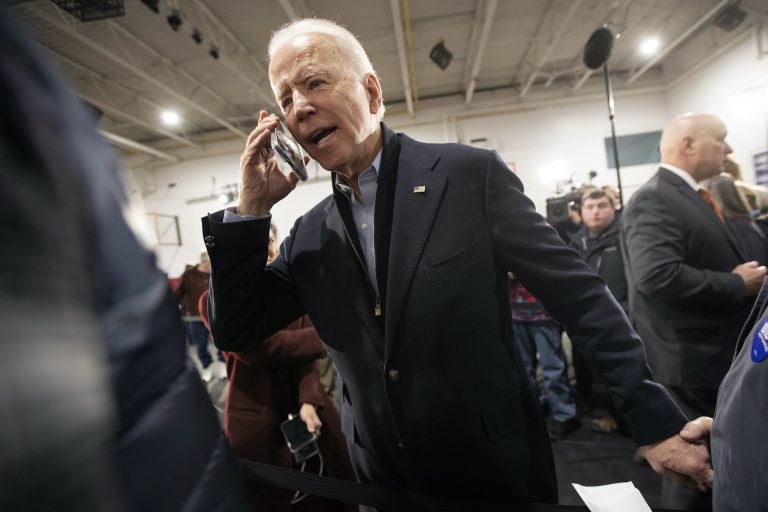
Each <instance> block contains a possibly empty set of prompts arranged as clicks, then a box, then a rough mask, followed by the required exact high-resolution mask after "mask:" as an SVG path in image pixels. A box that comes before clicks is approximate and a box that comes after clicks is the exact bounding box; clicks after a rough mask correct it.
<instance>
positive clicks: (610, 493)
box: [571, 482, 651, 512]
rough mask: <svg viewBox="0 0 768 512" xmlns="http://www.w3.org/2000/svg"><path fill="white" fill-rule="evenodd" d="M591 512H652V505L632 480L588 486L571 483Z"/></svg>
mask: <svg viewBox="0 0 768 512" xmlns="http://www.w3.org/2000/svg"><path fill="white" fill-rule="evenodd" d="M571 485H573V488H574V489H576V492H577V493H579V496H581V499H582V500H584V504H585V505H586V506H587V508H589V510H590V511H591V512H615V511H617V510H621V511H622V512H651V507H649V506H648V503H647V502H646V501H645V498H643V495H642V494H640V491H638V490H637V487H635V484H633V483H632V482H620V483H617V484H609V485H597V486H594V487H587V486H584V485H579V484H571Z"/></svg>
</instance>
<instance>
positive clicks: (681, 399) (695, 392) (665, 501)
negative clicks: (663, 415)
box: [661, 386, 717, 512]
mask: <svg viewBox="0 0 768 512" xmlns="http://www.w3.org/2000/svg"><path fill="white" fill-rule="evenodd" d="M664 387H665V388H667V391H669V394H670V395H672V398H673V399H674V400H675V402H677V405H679V406H680V408H681V409H682V410H683V412H684V413H685V415H686V416H688V419H690V420H693V419H696V418H698V417H699V416H709V417H712V416H714V414H715V404H716V403H717V389H689V388H681V387H677V386H664ZM661 504H662V507H663V508H667V509H671V510H696V511H707V512H709V511H711V510H712V493H711V492H700V491H694V490H691V489H688V488H687V487H686V486H684V485H681V484H678V483H676V482H673V481H672V480H669V479H668V478H665V479H663V480H662V482H661Z"/></svg>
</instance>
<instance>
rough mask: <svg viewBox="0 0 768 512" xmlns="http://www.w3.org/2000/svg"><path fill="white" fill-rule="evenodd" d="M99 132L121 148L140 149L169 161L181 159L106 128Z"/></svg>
mask: <svg viewBox="0 0 768 512" xmlns="http://www.w3.org/2000/svg"><path fill="white" fill-rule="evenodd" d="M99 133H101V135H103V136H104V138H105V139H107V140H108V141H109V142H111V143H112V144H114V145H116V146H120V147H121V148H125V149H132V150H134V151H140V152H141V153H146V154H147V155H152V156H154V157H157V158H162V159H163V160H168V161H169V162H178V161H179V158H178V157H175V156H173V155H171V154H168V153H165V152H163V151H160V150H158V149H155V148H151V147H149V146H147V145H146V144H141V143H140V142H136V141H135V140H131V139H127V138H125V137H121V136H120V135H115V134H114V133H110V132H106V131H104V130H99Z"/></svg>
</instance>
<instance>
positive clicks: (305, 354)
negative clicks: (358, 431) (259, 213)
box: [224, 226, 357, 512]
mask: <svg viewBox="0 0 768 512" xmlns="http://www.w3.org/2000/svg"><path fill="white" fill-rule="evenodd" d="M275 237H276V233H275V229H274V226H272V229H271V231H270V237H269V259H270V261H271V260H272V259H274V258H275V257H276V256H277V246H276V244H275ZM323 356H325V349H324V347H323V343H322V341H321V340H320V338H319V337H318V335H317V332H316V331H315V329H314V327H313V326H312V324H311V322H310V321H309V317H307V316H304V317H303V318H301V319H299V320H297V321H295V322H293V323H292V324H290V325H289V326H287V327H286V328H285V329H283V330H282V331H280V332H278V333H277V334H275V335H274V336H272V337H271V338H269V339H267V340H266V341H264V342H263V343H261V344H259V345H258V346H257V347H256V348H254V349H251V350H248V351H243V352H229V353H227V355H226V358H227V373H228V374H229V391H228V395H227V403H226V408H225V412H224V432H225V434H226V436H227V439H228V440H229V443H230V446H231V447H232V451H233V452H234V453H235V455H236V456H237V457H239V458H243V459H249V460H255V461H259V462H264V463H267V464H273V465H276V466H282V467H295V464H294V461H293V455H292V454H291V452H290V450H289V449H288V447H287V445H286V442H285V439H284V438H283V435H282V432H281V431H280V423H281V422H283V421H285V420H286V419H288V414H289V413H292V414H296V413H297V412H298V413H299V415H300V416H301V418H302V419H303V420H304V422H305V423H306V424H307V428H308V429H309V431H310V432H314V433H315V434H316V435H319V438H318V440H317V443H318V446H319V448H320V453H321V454H322V456H323V463H324V469H323V474H325V475H330V476H333V477H336V478H344V479H348V480H354V472H353V470H352V465H351V464H350V462H349V455H348V453H347V446H346V441H345V439H344V435H343V434H342V433H341V422H340V419H339V413H338V411H337V410H336V407H335V406H334V405H333V403H332V402H331V401H330V399H329V397H328V394H327V393H326V391H325V389H323V386H322V384H321V383H320V379H319V371H318V365H317V361H316V360H317V359H319V358H321V357H323ZM321 428H322V430H321ZM321 432H322V435H320V434H321ZM318 463H319V459H318V458H317V457H312V458H311V459H309V460H308V461H307V467H306V468H305V471H307V472H312V473H317V472H318V469H319V464H318ZM247 490H248V497H249V500H250V502H251V504H252V506H253V508H254V510H260V511H283V510H285V511H288V510H296V511H299V510H306V511H313V512H314V511H343V510H350V511H351V510H357V508H356V506H351V505H345V504H342V503H340V502H338V501H333V500H329V499H326V498H320V497H317V496H307V497H306V498H304V499H303V500H301V501H300V502H298V503H296V504H294V505H291V501H292V498H293V497H294V494H295V493H294V492H293V491H288V490H284V489H279V488H276V487H272V486H268V485H264V484H260V483H257V482H248V489H247Z"/></svg>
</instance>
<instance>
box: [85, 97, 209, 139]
mask: <svg viewBox="0 0 768 512" xmlns="http://www.w3.org/2000/svg"><path fill="white" fill-rule="evenodd" d="M75 94H77V95H78V96H80V98H82V99H83V100H85V101H87V102H88V103H90V104H91V105H93V106H95V107H98V108H100V109H101V110H103V111H104V112H107V113H108V114H111V115H113V116H115V117H119V118H121V119H124V120H126V121H129V122H130V123H132V124H134V125H138V126H141V127H142V128H146V129H147V130H149V131H151V132H154V133H156V134H158V135H162V136H164V137H168V138H169V139H173V140H175V141H177V142H181V143H182V144H184V145H186V146H190V147H195V148H198V147H200V145H199V144H195V143H194V142H192V141H191V140H189V139H186V138H184V137H182V136H180V135H177V134H175V133H173V132H172V131H170V130H166V129H164V128H160V127H159V126H155V125H153V124H152V123H148V122H146V121H142V120H141V119H139V118H138V117H135V116H132V115H131V114H127V113H125V112H123V111H122V110H119V109H117V108H115V107H112V106H110V105H108V104H106V103H104V102H103V101H99V100H98V99H96V98H93V97H91V96H88V95H86V94H83V93H78V92H75Z"/></svg>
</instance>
